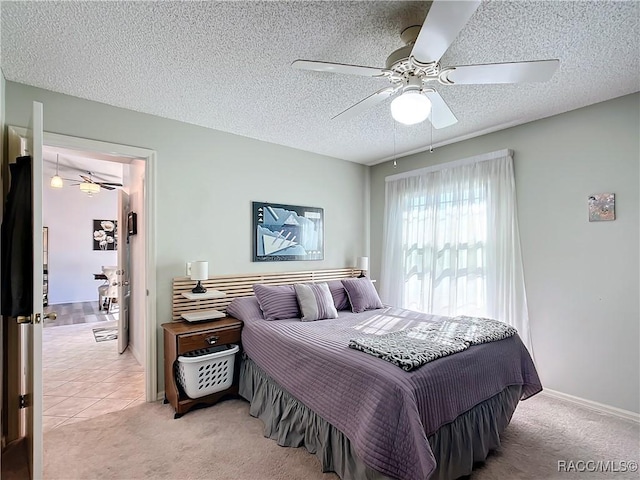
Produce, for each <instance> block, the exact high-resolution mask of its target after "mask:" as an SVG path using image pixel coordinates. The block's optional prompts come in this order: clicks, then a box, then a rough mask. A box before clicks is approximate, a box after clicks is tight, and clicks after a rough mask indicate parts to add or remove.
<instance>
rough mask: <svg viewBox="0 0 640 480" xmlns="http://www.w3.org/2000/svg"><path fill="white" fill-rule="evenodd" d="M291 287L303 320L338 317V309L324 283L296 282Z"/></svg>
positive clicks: (310, 320)
mask: <svg viewBox="0 0 640 480" xmlns="http://www.w3.org/2000/svg"><path fill="white" fill-rule="evenodd" d="M293 288H295V291H296V296H297V297H298V303H299V304H300V310H302V321H303V322H313V321H314V320H324V319H326V318H338V311H337V310H336V306H335V305H334V304H333V297H332V296H331V291H330V290H329V286H328V285H327V284H326V283H296V284H295V285H294V286H293Z"/></svg>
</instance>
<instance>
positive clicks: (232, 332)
mask: <svg viewBox="0 0 640 480" xmlns="http://www.w3.org/2000/svg"><path fill="white" fill-rule="evenodd" d="M240 331H241V328H237V327H234V328H221V329H211V330H207V331H205V332H199V333H191V334H183V335H180V336H178V355H181V354H183V353H186V352H190V351H192V350H198V349H199V348H207V347H211V346H213V345H225V344H227V343H240Z"/></svg>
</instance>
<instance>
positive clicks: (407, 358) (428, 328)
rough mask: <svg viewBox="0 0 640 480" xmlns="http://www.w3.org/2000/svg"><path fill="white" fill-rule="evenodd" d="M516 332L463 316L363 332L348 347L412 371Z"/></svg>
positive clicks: (494, 322) (500, 324) (495, 321)
mask: <svg viewBox="0 0 640 480" xmlns="http://www.w3.org/2000/svg"><path fill="white" fill-rule="evenodd" d="M516 333H518V332H517V330H516V329H515V328H513V327H510V326H509V325H507V324H506V323H503V322H499V321H498V320H492V319H490V318H477V317H464V316H460V317H455V318H451V319H448V320H444V321H442V322H433V323H427V324H424V325H420V326H418V327H415V328H409V329H407V330H400V331H398V332H393V333H387V334H384V335H362V336H359V337H356V338H353V339H351V340H349V347H350V348H354V349H356V350H360V351H362V352H365V353H369V354H371V355H374V356H376V357H378V358H381V359H383V360H386V361H388V362H391V363H393V364H395V365H397V366H399V367H400V368H402V369H403V370H406V371H407V372H409V371H411V370H414V369H416V368H418V367H421V366H422V365H424V364H425V363H428V362H431V361H433V360H436V359H438V358H440V357H446V356H447V355H451V354H454V353H457V352H461V351H463V350H466V349H467V348H469V347H470V346H471V345H477V344H479V343H487V342H495V341H497V340H502V339H504V338H507V337H511V336H513V335H515V334H516Z"/></svg>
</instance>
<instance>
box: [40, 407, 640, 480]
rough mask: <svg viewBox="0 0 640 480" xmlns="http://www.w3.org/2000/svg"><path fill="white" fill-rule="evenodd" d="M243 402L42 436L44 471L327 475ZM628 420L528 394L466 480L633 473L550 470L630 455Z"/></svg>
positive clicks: (129, 415) (66, 475) (147, 413)
mask: <svg viewBox="0 0 640 480" xmlns="http://www.w3.org/2000/svg"><path fill="white" fill-rule="evenodd" d="M248 410H249V408H248V403H246V402H244V401H242V400H229V401H226V402H222V403H220V404H218V405H215V406H213V407H210V408H206V409H201V410H195V411H192V412H190V413H188V414H186V415H185V416H184V417H182V418H180V419H177V420H174V419H173V411H172V409H171V407H170V406H169V405H163V404H161V403H160V402H157V403H154V404H143V405H140V406H138V407H134V408H131V409H127V410H123V411H120V412H114V413H110V414H107V415H104V416H101V417H96V418H93V419H90V420H87V421H84V422H79V423H75V424H72V425H67V426H62V427H58V428H56V429H54V430H52V431H50V432H47V433H45V437H44V438H45V478H46V479H49V480H54V479H55V480H63V479H82V480H89V479H123V480H125V479H126V480H133V479H176V480H177V479H180V480H183V479H184V480H186V479H210V480H218V479H220V480H223V479H224V480H285V479H286V480H290V479H291V480H307V479H309V480H313V479H325V480H336V479H337V476H335V475H334V474H328V473H327V474H323V473H322V472H321V471H320V464H319V462H318V460H316V457H315V456H313V455H310V454H309V453H307V451H306V450H305V449H303V448H297V449H294V448H284V447H279V446H278V445H277V443H276V442H275V441H273V440H269V439H267V438H264V437H263V436H262V432H263V430H262V429H263V425H262V422H261V421H260V420H257V419H255V418H252V417H250V416H249V414H248ZM639 441H640V427H639V425H638V424H637V423H633V422H628V421H624V420H619V419H616V418H613V417H610V416H607V415H600V414H598V413H595V412H592V411H591V410H588V409H584V408H582V407H576V406H574V405H571V404H567V403H564V402H562V401H559V400H555V399H552V398H549V397H543V396H541V395H538V396H536V397H534V398H532V399H529V400H527V401H525V402H522V403H521V404H520V406H519V407H518V410H517V411H516V413H515V415H514V418H513V421H512V422H511V425H510V426H509V427H508V428H507V431H506V432H505V434H504V441H503V445H502V447H501V448H500V450H499V451H497V452H495V453H493V454H492V455H491V456H490V457H489V459H488V460H487V461H486V463H485V464H484V465H481V466H479V467H478V468H477V469H476V470H474V473H473V475H471V477H470V478H471V479H472V480H496V479H509V480H511V479H514V480H517V479H532V480H533V479H535V480H539V479H555V478H557V479H565V480H567V479H576V480H578V479H579V480H582V479H596V478H598V479H599V478H615V479H617V480H623V479H627V478H629V479H631V478H634V479H635V478H638V476H637V474H635V475H634V474H631V473H617V474H603V473H588V472H582V473H559V472H558V471H557V470H558V461H559V460H565V461H567V462H568V461H578V460H583V461H588V460H611V461H616V462H619V461H623V460H624V461H630V460H633V461H636V462H637V461H638V459H639V458H638V457H639V448H640V444H639Z"/></svg>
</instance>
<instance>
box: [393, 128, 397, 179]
mask: <svg viewBox="0 0 640 480" xmlns="http://www.w3.org/2000/svg"><path fill="white" fill-rule="evenodd" d="M397 166H398V162H396V121H395V120H393V168H396V167H397Z"/></svg>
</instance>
